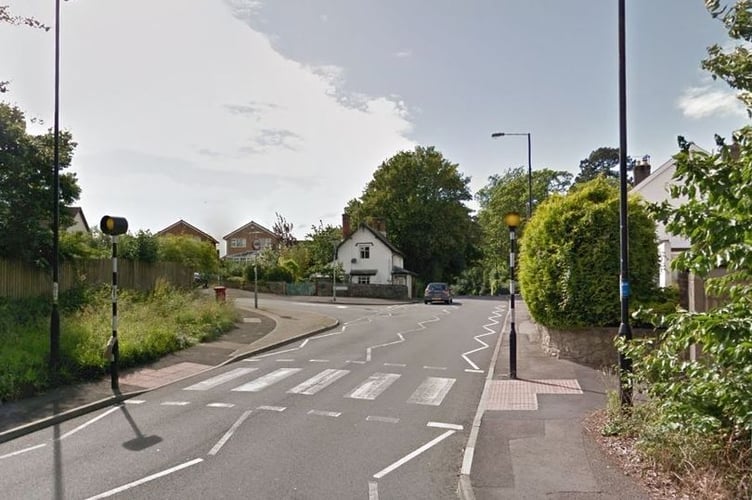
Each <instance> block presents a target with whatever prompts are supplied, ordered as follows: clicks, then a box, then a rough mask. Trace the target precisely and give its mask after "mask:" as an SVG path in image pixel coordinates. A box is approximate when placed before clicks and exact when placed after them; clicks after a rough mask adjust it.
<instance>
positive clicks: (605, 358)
mask: <svg viewBox="0 0 752 500" xmlns="http://www.w3.org/2000/svg"><path fill="white" fill-rule="evenodd" d="M537 327H538V334H539V339H540V345H541V348H542V349H543V350H544V351H545V352H547V353H549V354H551V355H552V356H556V357H557V358H561V359H568V360H570V361H574V362H575V363H580V364H583V365H586V366H590V367H592V368H596V369H601V368H606V367H613V366H616V365H618V363H619V353H618V352H617V350H616V347H615V346H614V338H615V337H616V336H617V335H618V333H619V327H616V326H614V327H609V328H579V329H572V330H557V329H553V328H546V327H545V326H540V325H537ZM656 335H657V333H656V332H655V331H653V330H650V329H644V328H633V329H632V337H633V338H641V337H648V336H656Z"/></svg>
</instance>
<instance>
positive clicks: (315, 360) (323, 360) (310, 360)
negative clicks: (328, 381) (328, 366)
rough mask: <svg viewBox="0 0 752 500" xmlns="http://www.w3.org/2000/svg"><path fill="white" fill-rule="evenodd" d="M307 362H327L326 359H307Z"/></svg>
mask: <svg viewBox="0 0 752 500" xmlns="http://www.w3.org/2000/svg"><path fill="white" fill-rule="evenodd" d="M308 362H309V363H328V362H329V360H328V359H309V360H308Z"/></svg>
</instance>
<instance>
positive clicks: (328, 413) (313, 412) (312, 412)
mask: <svg viewBox="0 0 752 500" xmlns="http://www.w3.org/2000/svg"><path fill="white" fill-rule="evenodd" d="M308 414H309V415H319V416H321V417H334V418H337V417H339V416H340V415H342V412H340V411H323V410H309V411H308Z"/></svg>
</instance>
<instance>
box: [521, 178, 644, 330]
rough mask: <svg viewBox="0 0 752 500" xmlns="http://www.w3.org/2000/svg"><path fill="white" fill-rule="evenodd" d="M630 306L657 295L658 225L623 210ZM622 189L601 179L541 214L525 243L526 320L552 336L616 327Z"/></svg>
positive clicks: (638, 209)
mask: <svg viewBox="0 0 752 500" xmlns="http://www.w3.org/2000/svg"><path fill="white" fill-rule="evenodd" d="M628 207H629V208H628V210H629V219H630V225H629V242H630V245H629V259H630V269H629V274H630V276H629V277H630V279H629V281H630V283H631V284H632V286H631V296H632V298H633V300H634V302H633V305H634V306H637V305H638V304H640V303H646V302H649V301H652V300H653V299H654V297H655V295H656V286H655V276H656V275H657V274H658V247H657V241H656V237H655V223H654V222H653V221H652V220H651V219H650V217H649V215H648V212H647V209H646V208H645V207H644V206H643V205H642V204H641V203H640V202H639V201H638V200H637V199H635V198H631V199H630V200H629V202H628ZM618 220H619V189H618V187H617V186H615V185H614V184H613V183H612V182H609V181H608V180H607V179H605V178H603V177H598V178H596V179H594V180H592V181H590V182H587V183H585V184H582V185H581V186H577V187H575V188H574V189H572V190H571V191H570V192H569V193H568V194H566V195H564V196H562V195H557V196H552V197H551V198H549V199H548V200H547V201H546V202H544V203H543V204H541V205H540V207H538V211H537V212H536V214H535V217H533V218H532V220H531V221H530V223H529V224H528V226H527V228H526V229H525V233H524V235H523V237H522V244H521V251H520V273H519V279H520V285H521V288H522V290H523V293H524V295H525V303H526V304H527V306H528V308H529V310H530V314H531V315H532V316H533V318H535V321H536V322H538V323H539V324H541V325H544V326H548V327H552V328H572V327H589V326H613V325H618V324H619V319H620V317H619V312H620V311H619V288H618V286H617V282H616V278H615V277H616V276H618V275H619V224H618Z"/></svg>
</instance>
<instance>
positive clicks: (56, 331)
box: [49, 0, 60, 376]
mask: <svg viewBox="0 0 752 500" xmlns="http://www.w3.org/2000/svg"><path fill="white" fill-rule="evenodd" d="M54 107H55V110H54V118H53V135H54V139H53V140H54V152H53V162H54V165H53V174H52V184H53V186H52V192H53V197H54V200H53V208H52V314H51V316H50V360H49V363H50V371H51V372H52V373H53V374H54V375H55V376H57V370H58V368H59V367H60V312H59V311H58V282H59V267H60V265H59V262H60V259H59V257H58V253H59V243H58V242H59V240H60V0H55V104H54Z"/></svg>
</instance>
